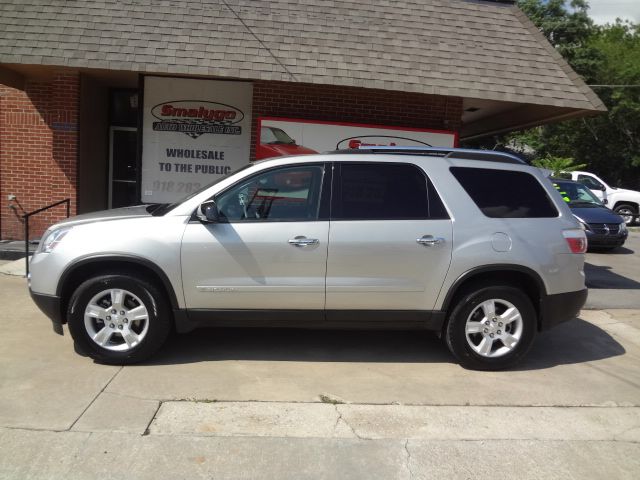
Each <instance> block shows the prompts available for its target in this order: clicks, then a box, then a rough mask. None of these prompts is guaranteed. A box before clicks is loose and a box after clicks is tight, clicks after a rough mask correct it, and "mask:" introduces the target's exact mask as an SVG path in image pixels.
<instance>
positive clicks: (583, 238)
mask: <svg viewBox="0 0 640 480" xmlns="http://www.w3.org/2000/svg"><path fill="white" fill-rule="evenodd" d="M562 236H563V237H564V239H565V240H566V241H567V245H569V250H571V253H586V251H587V235H586V234H585V233H584V230H583V229H581V228H573V229H571V230H563V231H562Z"/></svg>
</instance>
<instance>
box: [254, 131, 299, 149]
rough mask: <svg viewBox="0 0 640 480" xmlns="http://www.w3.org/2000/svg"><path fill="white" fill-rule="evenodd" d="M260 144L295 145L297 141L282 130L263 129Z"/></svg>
mask: <svg viewBox="0 0 640 480" xmlns="http://www.w3.org/2000/svg"><path fill="white" fill-rule="evenodd" d="M260 143H262V144H267V145H295V144H296V141H295V140H294V139H293V138H291V137H290V136H289V135H287V132H285V131H284V130H282V129H281V128H275V127H262V129H261V130H260Z"/></svg>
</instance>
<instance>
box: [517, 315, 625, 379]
mask: <svg viewBox="0 0 640 480" xmlns="http://www.w3.org/2000/svg"><path fill="white" fill-rule="evenodd" d="M625 353H626V350H625V349H624V347H623V346H622V345H620V343H618V342H617V341H616V340H615V339H614V338H613V337H612V336H611V335H609V334H608V333H607V332H606V331H604V330H603V329H601V328H600V327H598V326H596V325H594V324H593V323H590V322H587V321H585V320H582V319H580V318H577V319H575V320H571V321H569V322H565V323H562V324H560V325H558V326H557V327H555V328H553V329H551V330H548V331H546V332H542V333H540V334H539V335H538V337H537V338H536V341H535V342H534V344H533V347H532V348H531V350H530V351H529V354H528V355H527V356H526V357H525V359H524V360H523V361H522V362H521V363H520V364H518V365H517V366H516V367H515V370H541V369H545V368H551V367H555V366H556V365H568V364H574V363H585V362H593V361H596V360H604V359H605V358H611V357H617V356H619V355H624V354H625Z"/></svg>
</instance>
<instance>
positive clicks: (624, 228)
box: [618, 222, 627, 233]
mask: <svg viewBox="0 0 640 480" xmlns="http://www.w3.org/2000/svg"><path fill="white" fill-rule="evenodd" d="M618 231H619V232H620V233H624V232H626V231H627V224H626V223H624V222H622V223H621V224H620V230H618Z"/></svg>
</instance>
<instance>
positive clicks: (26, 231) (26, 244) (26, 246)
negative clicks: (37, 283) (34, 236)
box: [22, 198, 71, 278]
mask: <svg viewBox="0 0 640 480" xmlns="http://www.w3.org/2000/svg"><path fill="white" fill-rule="evenodd" d="M63 203H66V204H67V218H69V215H70V213H71V199H70V198H65V199H64V200H60V201H59V202H56V203H52V204H51V205H47V206H46V207H42V208H39V209H38V210H34V211H33V212H29V213H25V214H24V215H22V218H23V219H24V254H25V260H24V261H25V267H26V268H25V275H26V277H27V278H28V277H29V218H31V217H33V216H34V215H37V214H38V213H40V212H44V211H45V210H49V209H50V208H53V207H57V206H58V205H62V204H63Z"/></svg>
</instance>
